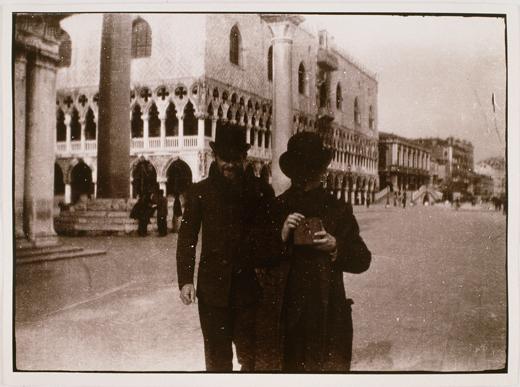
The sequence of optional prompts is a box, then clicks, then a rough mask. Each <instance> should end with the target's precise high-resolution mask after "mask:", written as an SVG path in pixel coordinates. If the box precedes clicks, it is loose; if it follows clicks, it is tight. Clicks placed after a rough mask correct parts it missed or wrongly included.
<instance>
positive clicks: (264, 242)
mask: <svg viewBox="0 0 520 387" xmlns="http://www.w3.org/2000/svg"><path fill="white" fill-rule="evenodd" d="M285 216H286V215H285V212H284V211H283V205H281V204H280V201H279V200H277V199H274V198H273V199H272V200H270V201H269V204H268V205H267V206H266V207H265V211H264V214H263V219H264V221H263V222H262V223H261V226H260V227H259V229H258V230H257V232H255V234H256V235H257V237H256V238H255V240H254V241H252V245H253V246H254V249H255V251H256V264H257V267H263V268H267V267H272V266H277V265H278V264H280V262H281V261H283V260H286V259H287V258H288V257H289V256H290V255H291V254H292V243H291V241H289V242H284V241H282V226H283V223H284V221H285Z"/></svg>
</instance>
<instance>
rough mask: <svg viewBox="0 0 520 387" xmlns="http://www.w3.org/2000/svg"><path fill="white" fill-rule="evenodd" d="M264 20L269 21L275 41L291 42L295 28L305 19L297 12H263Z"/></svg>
mask: <svg viewBox="0 0 520 387" xmlns="http://www.w3.org/2000/svg"><path fill="white" fill-rule="evenodd" d="M261 17H262V20H263V21H265V22H266V23H267V25H268V26H269V28H270V29H271V31H272V33H273V35H274V37H273V41H280V40H281V41H287V42H291V41H292V37H293V29H294V27H296V26H297V25H299V24H300V23H301V22H303V21H304V20H305V19H304V18H303V16H300V15H295V14H271V13H267V14H262V15H261Z"/></svg>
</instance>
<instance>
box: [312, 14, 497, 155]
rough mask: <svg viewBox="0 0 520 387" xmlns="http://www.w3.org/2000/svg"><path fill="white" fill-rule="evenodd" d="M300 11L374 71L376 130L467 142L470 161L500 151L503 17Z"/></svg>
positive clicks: (338, 44) (408, 135) (313, 25)
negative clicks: (470, 146)
mask: <svg viewBox="0 0 520 387" xmlns="http://www.w3.org/2000/svg"><path fill="white" fill-rule="evenodd" d="M304 16H305V18H306V22H305V23H307V24H308V25H309V26H312V27H314V28H323V27H325V29H327V30H328V31H329V32H330V33H331V34H332V35H333V36H334V38H335V41H336V44H337V46H339V47H342V48H343V49H344V50H346V51H347V52H348V53H349V54H351V55H352V56H353V57H354V58H355V59H356V60H357V61H358V62H360V63H361V64H363V65H364V66H365V67H366V68H367V69H369V70H370V71H371V72H373V73H376V74H377V77H378V84H379V94H378V108H379V122H378V124H379V130H380V131H384V132H393V133H395V134H399V135H402V136H405V137H436V136H439V137H443V138H444V137H448V136H455V137H458V138H462V139H466V140H469V141H471V142H472V143H473V146H474V147H475V162H478V161H480V160H481V159H484V158H487V157H490V156H503V155H504V154H505V151H504V145H505V99H506V94H505V91H506V87H505V85H506V67H505V23H504V20H503V19H500V18H485V17H465V18H464V17H455V16H452V17H444V16H425V17H422V16H407V17H403V16H384V15H380V16H377V15H376V16H370V15H366V16H365V15H341V16H339V15H333V16H329V15H304ZM492 93H495V100H496V104H497V110H496V114H494V113H493V107H492V103H491V95H492ZM495 117H496V125H497V128H498V133H499V135H497V131H496V130H495V121H494V120H495Z"/></svg>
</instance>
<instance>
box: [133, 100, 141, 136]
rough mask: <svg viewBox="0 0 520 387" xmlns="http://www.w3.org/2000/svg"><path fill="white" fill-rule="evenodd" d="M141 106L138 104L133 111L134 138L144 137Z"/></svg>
mask: <svg viewBox="0 0 520 387" xmlns="http://www.w3.org/2000/svg"><path fill="white" fill-rule="evenodd" d="M142 115H143V113H142V111H141V106H140V105H139V104H138V103H136V104H135V105H134V108H133V109H132V121H131V131H132V138H136V137H143V119H142Z"/></svg>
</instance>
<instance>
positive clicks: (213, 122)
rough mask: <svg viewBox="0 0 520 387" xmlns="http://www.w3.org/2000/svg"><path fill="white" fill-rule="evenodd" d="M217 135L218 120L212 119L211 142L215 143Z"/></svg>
mask: <svg viewBox="0 0 520 387" xmlns="http://www.w3.org/2000/svg"><path fill="white" fill-rule="evenodd" d="M216 133H217V119H216V118H215V117H212V118H211V140H212V141H215V134H216Z"/></svg>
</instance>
